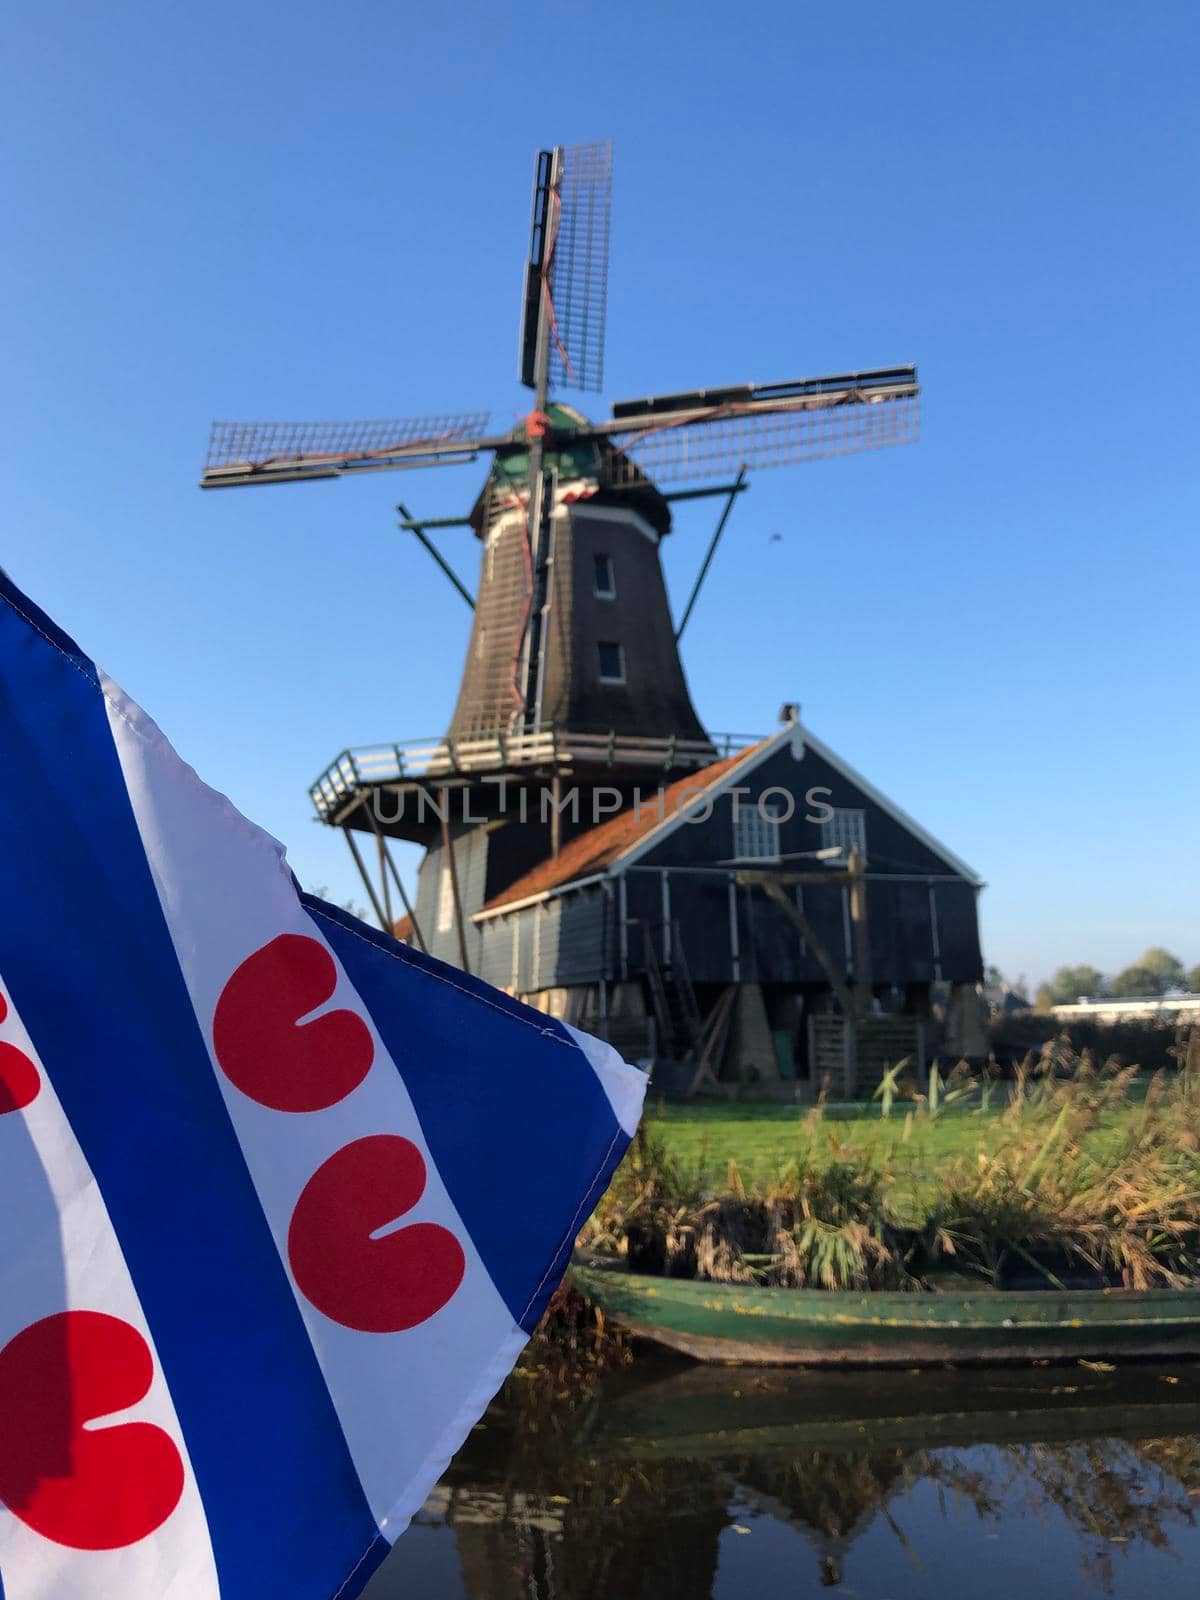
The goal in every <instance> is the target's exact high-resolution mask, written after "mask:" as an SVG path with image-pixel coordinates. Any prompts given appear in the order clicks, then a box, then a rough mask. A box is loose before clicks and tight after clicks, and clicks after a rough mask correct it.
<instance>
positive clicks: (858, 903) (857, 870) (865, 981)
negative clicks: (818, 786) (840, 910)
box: [849, 844, 872, 1017]
mask: <svg viewBox="0 0 1200 1600" xmlns="http://www.w3.org/2000/svg"><path fill="white" fill-rule="evenodd" d="M849 878H850V926H851V929H852V932H853V937H854V992H855V994H856V995H858V996H859V1010H860V1014H861V1015H862V1016H864V1017H865V1016H866V1015H867V1014H868V1013H869V1011H870V1009H871V990H872V972H871V930H870V927H869V925H868V921H867V883H866V863H865V861H864V860H863V853H862V850H861V849H860V848H859V846H858V845H856V844H855V845H851V847H850V872H849Z"/></svg>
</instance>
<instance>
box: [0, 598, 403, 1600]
mask: <svg viewBox="0 0 1200 1600" xmlns="http://www.w3.org/2000/svg"><path fill="white" fill-rule="evenodd" d="M6 602H7V603H6ZM0 773H2V774H3V778H2V780H0V971H2V972H3V974H4V978H5V981H6V983H7V984H8V985H9V988H10V991H11V993H12V996H13V999H14V1001H15V1003H16V1007H17V1010H18V1012H19V1013H20V1015H21V1018H22V1020H23V1021H24V1022H25V1024H26V1025H27V1026H28V1028H29V1032H30V1034H31V1036H32V1038H33V1040H34V1043H35V1044H36V1046H37V1048H38V1050H39V1052H40V1054H41V1056H42V1059H43V1062H44V1064H45V1067H46V1070H47V1072H48V1074H49V1076H50V1079H51V1081H52V1083H53V1085H54V1088H55V1090H56V1091H57V1093H58V1096H59V1098H60V1100H61V1101H62V1104H63V1107H64V1109H65V1111H66V1114H67V1116H68V1118H69V1119H70V1122H71V1125H72V1128H73V1129H74V1131H75V1135H76V1137H77V1138H78V1140H79V1143H80V1145H81V1147H82V1149H83V1153H84V1156H85V1157H86V1159H87V1161H88V1163H89V1164H90V1166H91V1169H92V1172H93V1173H94V1174H95V1176H96V1179H97V1181H98V1183H99V1185H100V1190H101V1193H102V1195H103V1197H104V1200H105V1203H106V1205H107V1207H108V1211H109V1215H110V1217H111V1218H112V1222H113V1225H114V1227H115V1229H116V1233H117V1237H118V1239H119V1240H120V1243H121V1246H122V1249H123V1250H124V1253H125V1259H126V1261H127V1263H128V1265H129V1269H130V1272H131V1274H132V1277H133V1282H134V1287H135V1288H136V1290H137V1293H138V1296H139V1298H140V1300H141V1303H142V1306H143V1309H144V1311H145V1314H146V1317H147V1319H148V1321H149V1324H150V1329H151V1332H152V1334H153V1337H154V1340H155V1343H156V1345H157V1347H158V1352H159V1355H160V1358H161V1360H162V1365H163V1369H164V1373H165V1376H166V1379H167V1383H168V1385H169V1387H170V1391H171V1396H172V1399H173V1401H174V1403H175V1407H176V1410H177V1411H178V1414H179V1418H180V1422H181V1424H182V1427H183V1431H184V1436H185V1438H186V1441H187V1447H188V1452H189V1454H190V1457H191V1461H192V1466H193V1468H194V1470H195V1474H196V1478H197V1482H198V1484H199V1488H200V1493H201V1496H202V1499H203V1502H204V1509H205V1513H206V1516H207V1519H208V1526H209V1532H210V1535H211V1538H212V1543H213V1549H214V1553H215V1556H216V1563H217V1572H218V1576H219V1579H220V1584H221V1595H222V1600H243V1597H245V1600H262V1597H263V1596H264V1595H273V1594H278V1595H287V1596H288V1597H289V1600H310V1597H311V1600H318V1597H319V1600H328V1597H329V1596H330V1595H332V1594H333V1593H334V1592H335V1591H337V1590H338V1589H339V1585H340V1584H341V1583H342V1581H343V1580H344V1579H345V1578H346V1575H347V1573H349V1572H350V1570H351V1569H352V1568H353V1567H354V1566H355V1564H356V1563H360V1562H361V1566H360V1568H359V1570H358V1572H357V1574H356V1579H355V1586H354V1587H353V1588H350V1587H348V1588H346V1589H345V1590H344V1591H342V1592H343V1594H344V1595H345V1596H349V1595H350V1594H352V1593H353V1594H357V1593H358V1592H359V1587H361V1584H363V1583H365V1582H366V1579H367V1578H368V1577H369V1575H370V1572H371V1571H372V1570H373V1569H374V1567H375V1566H377V1565H378V1563H379V1561H380V1560H381V1559H382V1556H383V1554H384V1553H385V1552H386V1548H387V1547H386V1545H385V1544H384V1543H383V1541H382V1540H379V1539H378V1530H377V1528H376V1526H375V1522H374V1519H373V1517H372V1516H371V1513H370V1511H369V1509H368V1507H367V1504H366V1501H365V1499H364V1497H363V1493H362V1489H361V1486H360V1484H359V1482H358V1478H357V1475H356V1474H355V1471H354V1467H353V1464H352V1462H351V1459H350V1456H349V1452H348V1450H347V1448H346V1442H345V1439H344V1437H343V1434H342V1430H341V1425H340V1423H339V1422H338V1419H337V1415H336V1413H335V1411H334V1408H333V1405H332V1402H331V1400H330V1398H329V1393H328V1390H327V1389H326V1387H325V1383H324V1380H323V1378H322V1377H321V1373H320V1369H319V1367H318V1365H317V1361H316V1357H315V1356H314V1354H313V1350H312V1346H311V1344H310V1342H309V1339H308V1335H307V1333H306V1331H305V1329H304V1324H303V1321H302V1319H301V1317H300V1313H299V1310H298V1308H297V1306H296V1303H295V1300H294V1298H293V1295H292V1291H291V1289H290V1287H289V1285H288V1281H287V1278H286V1276H285V1273H284V1270H283V1267H282V1265H281V1263H280V1260H279V1256H278V1253H277V1251H276V1249H275V1245H274V1242H273V1240H272V1238H271V1235H270V1232H269V1230H268V1228H267V1224H266V1219H265V1218H264V1216H263V1213H262V1208H261V1206H260V1204H259V1201H258V1197H257V1195H256V1193H255V1190H254V1187H253V1184H252V1183H251V1181H250V1176H249V1173H248V1171H247V1169H246V1165H245V1162H244V1160H243V1158H242V1154H241V1150H240V1148H239V1146H238V1143H237V1140H236V1137H235V1135H234V1132H233V1129H232V1126H231V1124H230V1121H229V1117H228V1114H227V1112H226V1109H225V1104H224V1101H223V1100H222V1098H221V1093H220V1090H219V1088H218V1086H217V1082H216V1078H215V1075H214V1073H213V1069H212V1065H211V1062H210V1060H209V1056H208V1051H207V1048H206V1046H205V1044H204V1040H203V1038H202V1035H201V1033H200V1029H199V1026H198V1024H197V1021H196V1017H195V1014H194V1012H193V1009H192V1004H191V1001H190V999H189V997H188V993H187V990H186V988H185V986H184V982H183V977H182V974H181V972H180V970H179V965H178V961H177V959H176V956H175V951H174V948H173V946H172V943H171V938H170V934H169V932H168V930H167V927H166V923H165V921H164V918H163V914H162V910H161V907H160V905H159V901H158V895H157V893H156V891H155V888H154V884H153V881H152V879H151V876H150V871H149V867H148V865H147V862H146V858H145V853H144V851H143V848H142V844H141V839H140V836H139V834H138V830H137V826H136V823H135V821H134V817H133V812H132V809H131V806H130V802H129V797H128V795H127V793H126V790H125V784H124V780H123V777H122V774H121V770H120V766H119V764H118V761H117V754H116V749H115V746H114V744H113V739H112V734H111V730H110V728H109V725H108V720H107V716H106V711H105V706H104V702H103V699H102V696H101V694H100V692H99V689H98V687H97V682H96V674H95V669H94V667H93V666H92V664H91V663H90V662H89V661H88V660H87V659H86V658H85V657H82V656H81V655H80V654H79V652H78V650H77V648H76V647H75V646H74V645H73V644H72V643H71V642H70V640H67V639H65V638H64V637H63V636H62V635H61V634H60V633H59V631H58V630H57V629H56V628H54V627H53V626H52V625H51V624H49V623H48V621H47V619H46V618H45V617H43V616H42V615H41V613H40V612H38V611H37V610H36V608H35V607H33V606H31V605H30V604H29V602H27V601H26V600H25V598H24V596H23V595H21V594H20V592H19V591H18V590H16V589H15V588H13V587H12V586H11V585H10V584H9V583H8V582H7V581H6V580H4V579H3V578H2V577H0ZM364 1552H365V1555H364Z"/></svg>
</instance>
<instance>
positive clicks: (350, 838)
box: [342, 826, 392, 933]
mask: <svg viewBox="0 0 1200 1600" xmlns="http://www.w3.org/2000/svg"><path fill="white" fill-rule="evenodd" d="M342 832H343V833H344V834H345V835H346V843H347V844H348V845H349V846H350V854H351V855H352V856H353V857H354V865H355V866H356V867H357V868H358V875H359V877H360V878H361V879H362V881H363V888H364V889H365V890H366V891H367V894H368V896H369V897H370V901H371V904H372V906H373V907H374V908H375V915H376V916H377V917H378V919H379V926H380V927H381V928H382V929H383V931H384V933H391V931H392V928H391V924H390V923H389V922H388V920H387V916H386V915H385V913H384V909H383V907H382V905H380V903H379V896H378V895H377V894H376V893H375V885H374V884H373V883H372V882H371V876H370V873H368V871H367V867H366V863H365V862H364V860H363V858H362V855H361V853H360V852H359V848H358V846H357V845H356V844H355V842H354V834H353V832H352V831H351V829H350V828H349V827H348V826H344V827H343V828H342Z"/></svg>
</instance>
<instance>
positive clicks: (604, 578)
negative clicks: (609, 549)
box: [592, 555, 617, 600]
mask: <svg viewBox="0 0 1200 1600" xmlns="http://www.w3.org/2000/svg"><path fill="white" fill-rule="evenodd" d="M592 564H593V570H594V573H595V580H596V581H595V587H594V589H593V591H592V592H593V594H594V595H595V596H596V599H597V600H615V599H616V598H617V580H616V577H615V576H614V574H613V564H612V557H611V556H603V555H594V556H593V557H592Z"/></svg>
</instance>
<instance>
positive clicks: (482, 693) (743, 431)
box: [201, 143, 918, 964]
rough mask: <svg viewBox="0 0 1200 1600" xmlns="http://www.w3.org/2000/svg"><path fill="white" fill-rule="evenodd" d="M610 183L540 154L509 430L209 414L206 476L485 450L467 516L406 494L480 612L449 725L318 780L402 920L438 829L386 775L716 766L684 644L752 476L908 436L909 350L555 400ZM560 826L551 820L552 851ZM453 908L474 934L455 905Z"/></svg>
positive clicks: (416, 527)
mask: <svg viewBox="0 0 1200 1600" xmlns="http://www.w3.org/2000/svg"><path fill="white" fill-rule="evenodd" d="M611 190H612V153H611V145H610V144H608V143H600V144H587V145H577V146H573V147H570V148H565V149H564V148H556V149H553V150H543V151H541V152H539V154H538V157H537V163H536V169H535V174H534V186H533V216H532V227H531V234H530V248H529V254H528V259H527V262H526V267H525V278H524V292H523V307H522V317H521V328H520V340H519V378H520V381H521V383H522V384H524V385H525V386H526V388H527V389H529V390H530V391H532V407H531V409H530V410H529V412H528V415H527V416H526V417H525V419H524V421H523V423H522V424H521V425H520V426H519V427H517V428H516V429H515V430H513V431H510V432H507V433H494V432H489V431H488V415H487V413H483V412H467V413H462V414H453V415H451V414H446V415H434V416H423V417H415V418H408V419H403V420H395V419H393V420H374V421H363V422H351V423H343V422H285V423H260V422H251V423H241V422H238V423H232V422H218V423H215V424H214V425H213V429H212V434H211V438H210V442H209V450H208V457H207V460H206V463H205V467H204V473H203V477H202V479H201V486H202V487H203V488H205V489H217V488H234V487H245V486H251V485H265V484H273V483H288V482H292V483H295V482H302V481H306V480H308V479H325V478H334V477H356V476H359V475H360V474H363V473H367V472H378V471H382V470H385V469H403V468H407V469H413V468H418V467H429V466H452V465H459V464H462V463H464V462H471V461H474V460H476V459H477V458H478V457H480V456H482V455H485V454H490V455H491V456H492V465H491V469H490V472H489V475H488V478H487V482H486V485H485V487H484V489H483V492H482V493H481V494H480V496H479V498H478V500H477V502H476V504H475V506H474V508H473V509H472V511H471V513H470V515H469V516H467V517H450V518H445V517H443V518H437V519H424V520H420V519H417V518H414V517H412V516H411V515H409V513H408V512H407V510H406V509H405V508H404V507H403V506H401V507H400V512H401V526H402V527H403V528H406V529H408V530H410V531H412V532H413V533H414V534H415V535H416V536H417V538H418V539H419V540H420V541H421V542H422V544H423V545H424V546H425V547H426V549H428V550H429V551H430V553H431V554H432V555H433V556H434V559H435V560H436V561H437V562H438V564H439V566H440V567H441V568H442V570H443V571H444V572H445V573H446V574H447V576H449V577H450V579H451V581H452V582H453V583H454V585H455V587H456V589H457V590H458V592H459V593H460V594H461V595H462V596H463V597H464V598H465V599H466V600H467V603H468V604H470V605H471V606H472V607H473V609H474V613H475V614H474V623H473V629H472V636H471V642H470V645H469V648H468V656H467V662H466V666H465V668H464V672H463V678H462V684H461V687H460V692H459V697H458V704H457V706H456V709H455V713H454V717H453V719H452V722H451V726H450V728H449V730H448V732H447V733H446V734H445V735H443V736H442V737H440V738H436V739H434V740H432V741H427V742H425V743H424V744H417V745H408V746H400V745H396V744H391V745H385V746H380V747H377V748H374V749H372V750H366V751H353V752H352V751H345V752H343V753H342V754H341V755H340V756H339V757H338V758H337V760H336V761H335V762H334V763H332V765H331V766H330V767H329V769H328V770H327V771H326V772H325V773H323V774H322V776H321V778H320V779H319V780H318V781H317V783H316V784H315V785H314V786H313V790H312V795H313V800H314V803H315V806H316V809H317V813H318V815H319V817H320V818H321V819H322V820H323V821H326V822H330V823H333V824H335V825H338V826H340V827H342V828H343V829H344V831H345V834H346V837H347V840H348V842H349V844H350V846H351V849H352V850H353V851H354V853H355V857H356V860H358V861H359V865H360V870H361V869H362V861H361V857H360V856H359V854H358V849H357V845H356V843H355V840H354V837H353V834H354V832H355V831H358V832H360V833H361V832H373V833H374V834H375V835H376V836H377V838H378V842H379V848H380V852H381V861H380V877H381V886H382V888H381V893H379V894H377V893H376V892H375V890H374V889H371V894H372V900H373V903H374V904H375V906H376V909H377V911H378V912H379V914H380V916H381V920H384V921H386V922H388V923H390V920H391V917H390V894H389V882H390V881H394V882H395V884H396V887H397V888H400V883H399V877H398V874H396V873H395V872H394V871H393V872H392V873H391V879H390V880H389V874H388V871H387V870H386V867H387V863H386V862H385V860H384V855H385V852H386V836H387V835H392V836H398V837H407V838H411V839H417V840H422V841H424V842H426V843H429V842H430V841H431V838H432V837H433V835H432V834H431V833H430V831H429V828H428V826H427V825H426V824H425V823H422V822H413V821H412V820H411V818H406V817H392V816H388V815H387V814H386V812H381V810H380V808H379V806H378V804H377V792H378V791H379V790H381V789H384V788H388V789H393V790H396V791H398V792H400V791H403V790H405V789H406V788H408V787H415V788H418V789H428V788H429V787H430V786H431V785H433V786H434V787H437V788H445V787H447V786H455V785H465V786H467V787H473V788H474V789H476V790H479V789H480V787H481V784H482V783H483V782H484V781H488V780H492V779H495V778H496V777H497V776H499V775H502V774H516V775H517V777H518V779H519V780H520V781H521V782H525V781H527V780H528V781H531V780H532V779H534V778H535V777H536V778H547V777H548V778H550V779H551V780H552V781H554V782H557V781H558V780H559V779H560V778H561V777H563V776H564V775H570V776H572V777H579V776H580V775H581V774H582V775H583V777H584V779H585V781H589V780H590V781H593V782H595V781H599V780H600V779H603V780H605V781H607V782H608V783H610V784H612V783H615V784H617V785H618V787H621V786H622V785H626V786H627V785H628V784H629V783H630V782H632V781H633V780H634V779H636V778H640V777H642V776H651V777H653V776H654V775H655V774H661V773H664V772H667V771H672V772H674V771H677V770H678V769H686V768H688V767H689V766H692V767H701V766H704V765H705V764H706V763H709V762H711V761H712V760H713V759H714V757H715V756H716V755H718V754H719V753H721V749H722V746H721V743H720V741H719V739H714V737H713V736H710V735H709V734H708V733H707V732H706V730H705V729H704V727H703V726H702V725H701V723H700V720H699V718H698V717H697V715H696V713H695V710H694V708H693V706H692V703H691V700H690V697H689V693H688V689H687V684H686V680H685V678H684V674H683V669H682V666H681V664H680V661H679V654H678V641H679V637H680V635H681V634H682V632H683V629H684V627H685V626H686V624H687V621H688V619H689V617H690V616H691V613H692V610H693V608H694V606H695V603H696V599H697V596H698V595H699V593H700V589H701V586H702V584H703V583H704V580H705V577H706V575H707V573H708V571H709V569H710V566H711V563H712V559H713V556H714V554H715V551H716V548H717V545H718V543H719V541H720V539H721V537H722V534H723V532H724V530H725V527H726V524H727V522H728V519H729V515H730V512H731V510H732V507H733V505H734V503H735V500H736V497H737V495H738V494H739V493H740V492H741V491H742V490H743V489H744V488H745V487H746V476H747V473H748V472H749V471H751V470H752V469H757V468H759V467H766V466H781V465H785V464H788V463H793V462H803V461H810V460H813V459H816V458H820V457H826V456H839V455H847V454H851V453H854V452H858V451H862V450H870V449H876V448H879V447H882V446H887V445H894V444H903V443H907V442H909V441H911V440H912V439H914V438H915V437H916V432H917V425H918V413H917V402H918V385H917V375H916V369H915V368H914V367H911V366H902V367H893V368H887V369H882V370H877V371H871V372H855V373H842V374H837V375H830V376H825V377H817V378H803V379H798V380H795V381H793V382H785V383H773V384H765V385H763V384H754V383H745V384H738V385H733V386H727V387H721V388H708V389H695V390H690V391H686V392H681V393H675V394H655V395H649V396H647V397H645V398H643V399H635V400H627V401H621V402H618V403H616V404H614V405H613V406H612V408H611V412H612V414H611V416H610V417H609V418H607V419H602V420H600V421H592V420H589V419H588V418H587V417H585V416H584V415H583V414H582V413H580V412H579V411H578V410H576V409H575V408H574V407H572V406H569V405H566V404H565V403H563V402H562V401H561V400H560V399H558V398H551V396H552V394H554V395H557V394H558V393H559V392H560V391H562V390H563V389H576V390H590V391H599V390H600V389H601V387H602V384H603V373H604V339H605V320H606V298H607V277H608V246H609V220H610V212H611ZM712 480H718V482H717V483H716V484H715V485H714V483H713V482H712ZM664 484H670V485H681V484H682V485H686V487H673V488H670V489H663V488H662V487H660V486H661V485H664ZM705 495H718V496H723V497H724V505H723V507H722V510H721V515H720V519H719V521H718V523H717V527H716V530H715V532H714V534H713V536H712V538H711V540H710V543H709V546H708V549H707V551H706V554H705V556H704V558H703V561H702V564H701V567H700V571H699V575H698V577H697V579H696V582H695V584H694V586H693V588H692V591H691V594H690V596H689V599H688V601H687V603H686V605H685V607H684V608H683V612H682V615H681V618H680V620H679V622H678V624H676V623H675V621H674V620H673V618H672V616H671V613H670V608H669V605H668V601H667V595H666V588H665V583H664V580H663V575H662V569H661V563H660V557H659V543H660V541H661V539H662V537H663V536H664V535H665V534H666V533H667V532H668V531H669V529H670V524H671V512H670V505H671V502H673V501H675V500H681V499H693V498H697V497H701V496H705ZM466 524H469V525H470V526H471V527H472V528H473V529H474V531H475V533H476V534H477V536H478V537H479V538H480V540H481V541H482V544H483V559H482V566H481V575H480V580H479V586H478V591H477V594H476V595H475V596H474V597H472V595H471V594H470V592H469V591H468V589H467V588H466V586H465V585H464V584H463V583H462V582H461V580H460V579H459V578H458V576H457V575H456V574H455V573H454V571H453V569H452V567H451V566H450V564H449V563H448V562H447V561H446V560H445V558H444V557H443V555H442V554H441V552H440V550H438V548H437V547H436V545H435V544H434V542H433V540H432V539H431V538H430V531H431V530H434V529H438V528H445V527H451V526H463V525H466ZM622 792H625V791H624V790H623V791H622ZM368 797H370V804H368V803H367V801H368ZM560 842H561V835H560V825H559V823H558V820H557V815H556V816H555V818H554V819H553V820H552V823H551V838H550V848H551V850H552V852H554V853H557V851H558V848H559V844H560ZM443 845H444V846H447V847H448V845H449V833H448V831H446V825H445V823H444V822H443ZM526 854H528V852H526ZM520 856H521V852H520V851H518V852H517V857H516V858H514V862H515V867H514V870H515V868H516V867H520V866H521V862H520V860H519V859H517V858H519V857H520ZM451 867H452V868H453V858H452V859H451ZM521 870H523V867H521ZM490 871H491V869H490V868H489V873H490ZM365 877H366V874H365V871H364V878H365ZM368 887H369V888H370V885H369V884H368ZM452 887H453V889H454V896H455V903H456V905H457V903H458V886H457V883H455V884H453V885H452ZM401 892H402V891H401ZM459 922H460V933H461V907H460V908H459ZM460 942H461V940H460ZM464 964H465V950H464Z"/></svg>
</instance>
